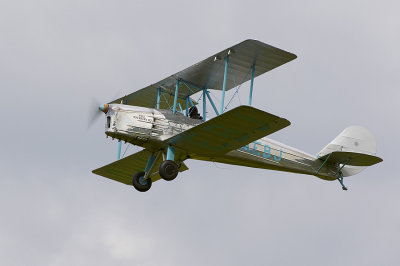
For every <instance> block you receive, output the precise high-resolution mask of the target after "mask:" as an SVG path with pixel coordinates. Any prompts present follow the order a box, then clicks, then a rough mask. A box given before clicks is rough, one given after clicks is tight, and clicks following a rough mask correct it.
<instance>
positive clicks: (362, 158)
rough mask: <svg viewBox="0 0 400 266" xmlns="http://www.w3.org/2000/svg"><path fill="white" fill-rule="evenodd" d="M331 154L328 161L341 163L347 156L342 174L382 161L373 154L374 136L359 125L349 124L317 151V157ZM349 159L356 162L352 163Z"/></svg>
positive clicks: (354, 171)
mask: <svg viewBox="0 0 400 266" xmlns="http://www.w3.org/2000/svg"><path fill="white" fill-rule="evenodd" d="M332 154H333V155H334V156H333V158H331V160H330V161H332V160H334V161H335V160H336V161H335V162H337V163H343V159H344V158H345V157H346V156H347V162H348V163H347V164H348V165H346V166H345V167H344V168H343V169H342V173H343V176H352V175H355V174H358V173H359V172H361V171H362V170H364V169H365V168H366V166H369V165H372V164H375V163H379V162H381V161H382V159H381V158H379V157H376V156H375V154H376V141H375V138H374V136H373V135H372V133H371V132H370V131H369V130H368V129H366V128H364V127H361V126H350V127H348V128H346V129H345V130H343V131H342V133H340V134H339V136H337V137H336V138H335V139H334V140H332V141H331V142H330V143H329V144H328V145H326V147H325V148H323V149H322V150H321V151H320V152H319V153H318V157H319V158H321V159H322V157H323V158H327V157H328V156H331V155H332ZM351 161H354V162H356V163H353V164H352V163H351ZM363 162H365V164H363ZM355 165H357V166H355ZM360 165H365V166H360Z"/></svg>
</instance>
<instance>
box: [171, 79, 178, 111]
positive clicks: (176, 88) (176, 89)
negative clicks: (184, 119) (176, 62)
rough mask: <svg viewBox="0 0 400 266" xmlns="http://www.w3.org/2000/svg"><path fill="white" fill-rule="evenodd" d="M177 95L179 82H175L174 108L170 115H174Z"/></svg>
mask: <svg viewBox="0 0 400 266" xmlns="http://www.w3.org/2000/svg"><path fill="white" fill-rule="evenodd" d="M178 93H179V80H177V81H176V87H175V97H174V107H173V108H172V113H173V114H175V113H176V103H177V102H178Z"/></svg>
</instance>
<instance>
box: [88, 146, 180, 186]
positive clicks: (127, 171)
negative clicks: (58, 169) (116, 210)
mask: <svg viewBox="0 0 400 266" xmlns="http://www.w3.org/2000/svg"><path fill="white" fill-rule="evenodd" d="M149 156H150V152H149V151H147V150H142V151H140V152H137V153H135V154H132V155H130V156H128V157H125V158H123V159H121V160H118V161H115V162H113V163H110V164H108V165H105V166H103V167H100V168H98V169H96V170H93V171H92V173H94V174H96V175H101V176H104V177H107V178H110V179H113V180H115V181H118V182H121V183H124V184H127V185H132V177H133V175H134V174H135V173H137V172H141V171H144V169H145V168H146V164H147V160H148V159H149ZM156 163H157V167H156V168H155V169H158V165H159V164H160V163H161V160H160V161H159V162H156ZM185 170H188V168H187V167H186V165H185V164H184V163H181V167H180V168H179V171H180V172H183V171H185ZM160 178H161V177H160V175H159V174H158V173H157V174H155V175H153V176H152V177H151V180H152V181H153V182H154V181H157V180H158V179H160Z"/></svg>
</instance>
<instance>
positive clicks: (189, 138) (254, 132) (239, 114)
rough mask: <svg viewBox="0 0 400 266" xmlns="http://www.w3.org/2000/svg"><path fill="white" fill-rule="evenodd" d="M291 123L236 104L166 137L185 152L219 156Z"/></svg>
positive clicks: (169, 142)
mask: <svg viewBox="0 0 400 266" xmlns="http://www.w3.org/2000/svg"><path fill="white" fill-rule="evenodd" d="M289 125H290V122H289V121H288V120H286V119H284V118H281V117H279V116H276V115H273V114H269V113H267V112H264V111H261V110H259V109H256V108H253V107H250V106H244V105H242V106H239V107H236V108H234V109H232V110H230V111H228V112H226V113H224V114H221V115H219V116H217V117H214V118H213V119H210V120H208V121H207V122H204V123H202V124H200V125H198V126H195V127H193V128H191V129H189V130H186V131H184V132H182V133H180V134H178V135H176V136H174V137H172V138H170V139H168V140H167V142H168V144H170V145H173V146H175V147H177V148H180V149H181V150H183V151H185V152H186V153H187V154H188V155H208V156H212V155H221V154H225V153H227V152H229V151H231V150H235V149H238V148H240V147H243V146H244V145H246V144H249V143H250V142H252V141H254V140H258V139H260V138H262V137H264V136H267V135H269V134H272V133H274V132H276V131H278V130H280V129H282V128H285V127H287V126H289Z"/></svg>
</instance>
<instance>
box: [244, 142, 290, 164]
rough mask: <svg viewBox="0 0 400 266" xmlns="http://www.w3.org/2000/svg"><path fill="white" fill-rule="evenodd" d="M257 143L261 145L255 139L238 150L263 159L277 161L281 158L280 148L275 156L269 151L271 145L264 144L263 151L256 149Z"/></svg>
mask: <svg viewBox="0 0 400 266" xmlns="http://www.w3.org/2000/svg"><path fill="white" fill-rule="evenodd" d="M257 145H259V146H262V144H261V143H260V142H258V141H255V142H252V143H249V144H247V145H245V146H243V147H242V148H240V150H241V151H244V152H247V153H250V154H253V155H256V156H258V157H262V158H265V159H268V158H271V159H273V160H274V161H275V162H279V161H280V160H281V159H282V149H281V150H279V156H277V155H273V154H272V153H271V147H270V146H269V145H267V144H265V145H264V150H263V151H260V150H257Z"/></svg>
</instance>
